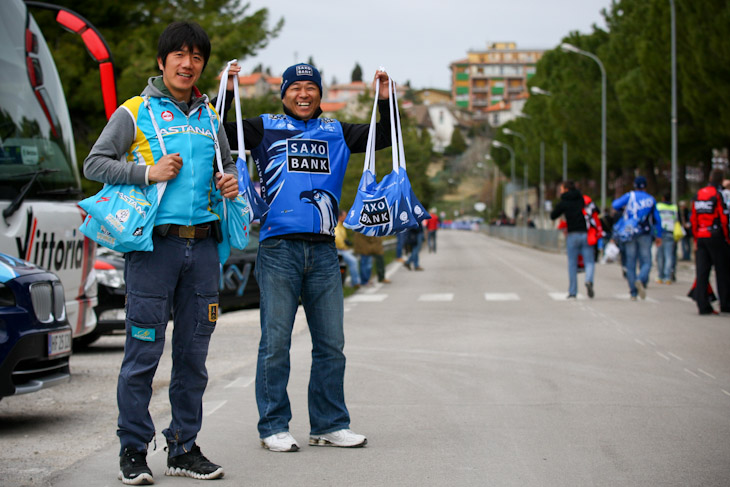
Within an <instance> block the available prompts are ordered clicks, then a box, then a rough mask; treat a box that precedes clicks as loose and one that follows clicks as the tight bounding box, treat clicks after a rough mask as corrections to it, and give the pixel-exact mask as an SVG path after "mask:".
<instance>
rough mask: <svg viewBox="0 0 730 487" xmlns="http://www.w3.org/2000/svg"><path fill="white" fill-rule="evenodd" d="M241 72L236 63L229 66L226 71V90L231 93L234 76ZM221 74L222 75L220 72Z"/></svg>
mask: <svg viewBox="0 0 730 487" xmlns="http://www.w3.org/2000/svg"><path fill="white" fill-rule="evenodd" d="M240 72H241V66H239V65H238V63H233V64H231V67H230V68H229V69H228V81H227V82H226V90H228V91H233V83H234V82H235V78H234V76H235V75H237V74H238V73H240ZM221 73H223V72H222V71H221Z"/></svg>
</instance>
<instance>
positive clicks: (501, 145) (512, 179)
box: [492, 140, 515, 208]
mask: <svg viewBox="0 0 730 487" xmlns="http://www.w3.org/2000/svg"><path fill="white" fill-rule="evenodd" d="M492 145H493V146H494V147H497V148H500V149H507V150H508V151H509V158H510V159H509V161H510V183H511V184H512V187H513V188H514V184H515V151H514V149H513V148H512V147H511V146H509V145H507V144H505V143H503V142H500V141H498V140H493V141H492ZM504 207H505V204H504V201H502V208H504Z"/></svg>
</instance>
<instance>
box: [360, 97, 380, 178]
mask: <svg viewBox="0 0 730 487" xmlns="http://www.w3.org/2000/svg"><path fill="white" fill-rule="evenodd" d="M379 95H380V84H379V83H376V85H375V102H374V103H373V112H372V114H371V115H370V128H369V129H368V142H367V144H366V145H365V163H364V165H363V168H362V172H365V171H368V170H370V172H372V173H373V174H375V113H376V112H377V109H378V96H379Z"/></svg>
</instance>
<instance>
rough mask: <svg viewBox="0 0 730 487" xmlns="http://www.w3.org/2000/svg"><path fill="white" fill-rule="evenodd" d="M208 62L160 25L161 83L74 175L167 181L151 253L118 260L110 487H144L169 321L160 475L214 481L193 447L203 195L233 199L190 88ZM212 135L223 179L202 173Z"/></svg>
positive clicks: (202, 375)
mask: <svg viewBox="0 0 730 487" xmlns="http://www.w3.org/2000/svg"><path fill="white" fill-rule="evenodd" d="M209 57H210V41H209V40H208V35H207V34H206V33H205V31H204V30H203V29H202V28H201V27H200V26H199V25H198V24H195V23H188V22H173V23H172V24H170V25H169V26H168V27H167V28H166V29H165V31H164V32H163V33H162V35H161V36H160V39H159V43H158V54H157V63H158V66H159V68H160V70H161V71H162V76H157V77H153V78H150V79H149V81H148V84H147V87H146V88H145V89H144V91H143V92H142V96H136V97H134V98H130V99H129V100H127V101H126V102H124V103H123V104H122V106H120V107H119V108H118V109H117V110H116V111H115V112H114V114H113V115H112V116H111V118H110V119H109V123H108V124H107V125H106V127H105V128H104V130H103V131H102V133H101V135H100V136H99V139H98V140H97V141H96V143H95V144H94V147H93V148H92V149H91V152H90V153H89V156H88V157H87V158H86V161H84V175H85V176H86V177H87V178H89V179H93V180H96V181H101V182H103V183H107V184H136V185H139V186H146V185H149V184H154V183H156V182H160V181H167V188H166V191H165V193H164V196H163V197H162V200H161V202H160V206H159V211H158V213H157V217H156V219H155V229H154V230H155V231H154V235H153V244H154V250H152V251H151V252H128V253H127V254H125V263H124V277H125V281H126V286H127V288H126V291H127V297H126V299H127V306H126V308H127V323H126V333H127V339H126V343H125V346H124V359H123V361H122V367H121V371H120V373H119V382H118V386H117V402H118V405H119V422H118V430H117V435H118V436H119V440H120V442H121V457H120V471H119V479H120V480H121V481H122V482H123V483H125V484H129V485H148V484H152V483H153V482H154V481H153V479H152V472H151V471H150V469H149V467H148V466H147V461H146V456H147V445H148V444H149V442H150V441H152V439H153V438H154V436H155V427H154V424H153V423H152V418H151V417H150V413H149V409H148V407H149V403H150V398H151V397H152V379H153V377H154V375H155V370H156V369H157V364H158V363H159V360H160V356H161V355H162V352H163V350H164V345H165V328H166V327H167V322H168V320H169V318H170V312H171V311H172V315H173V317H174V331H173V334H172V376H171V379H170V406H171V412H172V421H171V422H170V425H169V427H168V428H166V429H165V430H164V431H163V434H164V435H165V438H166V439H167V447H168V458H167V470H166V472H165V474H166V475H172V476H187V477H194V478H196V479H206V480H207V479H215V478H220V477H222V476H223V469H222V468H221V467H220V466H219V465H216V464H214V463H213V462H210V461H209V460H208V459H207V458H206V457H205V456H204V455H203V454H202V453H201V451H200V448H199V447H198V445H197V444H196V443H195V439H196V437H197V434H198V432H199V431H200V428H201V425H202V418H203V392H204V391H205V387H206V385H207V382H208V373H207V371H206V368H205V361H206V357H207V354H208V345H209V343H210V337H211V334H212V333H213V330H215V325H216V321H217V317H218V276H219V274H220V271H219V264H218V249H217V241H216V238H214V237H215V235H216V232H215V229H216V228H217V225H218V222H219V219H218V216H217V215H216V214H214V213H212V211H211V208H210V194H211V192H212V191H213V190H214V189H215V188H216V187H217V188H218V189H220V190H221V192H222V193H223V196H225V197H227V198H235V197H236V196H237V195H238V180H237V178H236V176H235V174H236V166H235V164H234V163H233V160H232V159H231V153H230V148H229V146H228V140H227V139H226V136H225V133H224V131H223V129H222V125H221V124H220V122H219V120H218V118H217V116H216V115H215V112H214V110H212V109H211V107H210V106H209V103H208V97H207V96H205V95H201V94H200V92H199V91H198V89H197V88H196V87H195V83H196V82H197V80H198V79H199V78H200V75H201V74H202V72H203V69H204V68H205V65H206V64H207V62H208V58H209ZM216 133H217V134H218V135H217V138H218V139H219V142H220V152H221V155H222V159H223V165H224V172H225V174H221V173H219V172H217V171H215V170H214V165H215V164H216V156H215V140H216ZM160 140H162V141H164V144H161V143H160ZM163 145H164V147H163Z"/></svg>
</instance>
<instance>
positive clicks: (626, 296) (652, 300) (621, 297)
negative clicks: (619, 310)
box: [614, 294, 659, 303]
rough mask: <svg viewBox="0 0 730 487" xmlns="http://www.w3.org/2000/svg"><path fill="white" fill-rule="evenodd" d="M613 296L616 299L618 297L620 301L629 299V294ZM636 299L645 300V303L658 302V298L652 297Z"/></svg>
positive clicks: (638, 299)
mask: <svg viewBox="0 0 730 487" xmlns="http://www.w3.org/2000/svg"><path fill="white" fill-rule="evenodd" d="M614 297H615V298H616V299H620V300H622V301H628V300H629V299H631V295H629V294H614ZM636 299H637V301H646V302H647V303H658V302H659V301H658V300H656V299H654V298H646V299H641V298H638V297H637V298H636Z"/></svg>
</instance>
